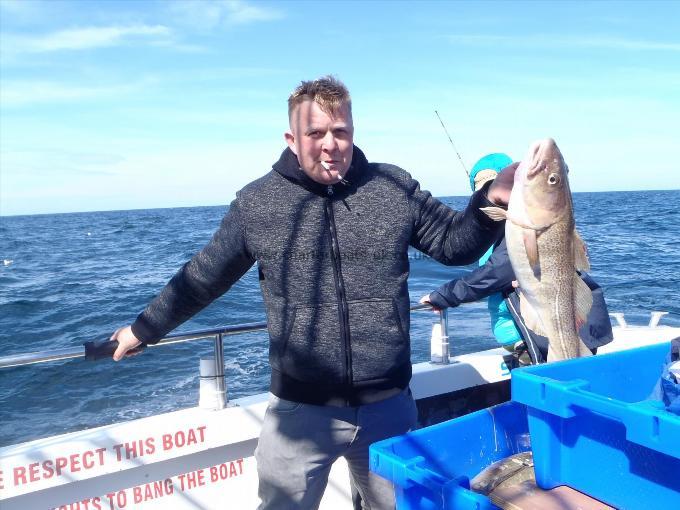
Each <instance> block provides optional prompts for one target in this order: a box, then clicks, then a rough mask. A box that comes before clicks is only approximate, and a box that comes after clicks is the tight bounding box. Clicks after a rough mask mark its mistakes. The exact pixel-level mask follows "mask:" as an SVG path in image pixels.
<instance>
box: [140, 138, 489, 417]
mask: <svg viewBox="0 0 680 510" xmlns="http://www.w3.org/2000/svg"><path fill="white" fill-rule="evenodd" d="M486 189H487V188H483V189H482V190H481V191H480V192H478V193H475V194H474V195H473V196H472V198H471V200H470V204H469V206H468V207H467V208H466V209H465V210H464V211H460V212H456V211H453V210H452V209H450V208H449V207H447V206H445V205H444V204H442V203H441V202H439V201H438V200H436V199H434V198H433V197H432V196H431V195H430V193H428V192H426V191H421V190H420V186H419V184H418V182H416V181H415V180H414V179H412V178H411V176H410V175H409V174H408V173H407V172H405V171H404V170H402V169H400V168H398V167H396V166H393V165H388V164H383V163H369V162H368V161H367V160H366V158H365V156H364V155H363V153H362V152H361V151H360V150H359V149H358V148H357V147H354V153H353V159H352V165H351V167H350V169H349V170H348V172H347V175H346V176H345V178H344V180H343V181H342V182H340V183H338V184H334V185H332V186H324V185H321V184H318V183H316V182H314V181H312V180H311V179H309V178H308V177H307V175H306V174H305V173H304V172H303V171H302V170H301V169H300V168H299V164H298V160H297V157H296V156H295V155H294V154H293V152H292V151H291V150H290V149H286V150H285V151H284V152H283V154H282V155H281V158H280V159H279V161H278V162H277V163H275V164H274V166H273V170H272V171H270V172H269V173H268V174H266V175H265V176H263V177H261V178H260V179H257V180H256V181H254V182H252V183H250V184H248V185H247V186H246V187H245V188H243V189H242V190H241V191H240V192H238V193H237V197H236V199H235V200H234V201H233V202H232V204H231V206H230V208H229V210H228V212H227V214H226V215H225V217H224V219H223V220H222V223H221V226H220V227H219V229H218V230H217V232H216V233H215V234H214V236H213V238H212V240H211V241H210V242H209V243H208V244H207V245H206V246H205V247H204V248H203V249H202V250H201V251H200V252H199V253H198V254H196V255H195V256H194V257H193V258H192V259H191V260H190V261H189V262H187V263H186V264H185V265H184V266H183V267H182V268H181V269H180V270H179V272H178V273H177V274H176V275H175V276H174V277H173V278H172V279H171V280H170V282H169V283H168V284H167V285H166V286H165V288H163V290H162V291H161V293H160V295H159V296H158V297H157V298H156V299H155V300H154V301H153V302H152V303H151V304H150V305H149V306H148V307H147V308H146V309H145V310H144V311H143V312H142V313H141V314H140V315H139V317H138V318H137V320H136V321H135V322H134V324H133V325H132V330H133V332H134V334H135V335H136V336H137V337H138V338H139V339H140V340H141V341H142V342H144V343H154V342H156V341H158V340H159V339H160V338H161V337H162V336H164V335H165V334H166V333H168V332H169V331H170V330H172V329H173V328H175V327H176V326H178V325H179V324H181V323H182V322H184V321H185V320H187V319H188V318H190V317H191V316H192V315H194V314H195V313H196V312H198V311H199V310H201V309H202V308H204V307H205V306H207V305H208V304H209V303H210V302H212V301H213V300H214V299H216V298H217V297H218V296H220V295H221V294H223V293H224V292H226V291H227V290H229V288H230V287H231V286H232V284H233V283H235V282H236V281H237V280H238V279H239V278H240V277H241V276H242V275H243V274H244V273H245V272H246V271H248V269H249V268H250V267H251V266H252V265H253V264H254V263H255V262H257V264H258V271H259V278H260V286H261V290H262V294H263V297H264V303H265V307H266V311H267V325H268V330H269V337H270V349H269V361H270V365H271V370H272V375H271V386H270V391H271V392H272V393H274V394H275V395H277V396H278V397H280V398H284V399H287V400H293V401H297V402H304V403H309V404H318V405H324V404H326V405H336V406H346V405H360V404H365V403H371V402H375V401H378V400H382V399H384V398H388V397H390V396H392V395H394V394H396V393H398V392H399V391H401V390H402V389H404V388H406V387H407V386H408V383H409V380H410V378H411V363H410V341H409V319H410V316H409V315H410V314H409V294H408V286H407V278H408V274H409V260H408V248H409V246H412V247H414V248H416V249H418V250H420V251H422V252H424V253H425V254H427V255H429V256H431V257H433V258H434V259H436V260H438V261H439V262H442V263H444V264H449V265H453V264H469V263H470V262H473V261H474V260H477V259H478V258H479V256H480V255H481V254H482V253H484V250H485V249H486V248H488V246H489V245H490V244H491V243H492V242H493V241H494V240H495V239H496V238H497V237H498V234H499V229H500V226H499V224H498V223H495V222H493V221H491V220H490V219H489V218H487V217H486V215H485V214H483V213H482V212H481V211H480V210H479V208H480V207H484V206H487V205H489V204H490V202H489V201H488V200H487V198H486Z"/></svg>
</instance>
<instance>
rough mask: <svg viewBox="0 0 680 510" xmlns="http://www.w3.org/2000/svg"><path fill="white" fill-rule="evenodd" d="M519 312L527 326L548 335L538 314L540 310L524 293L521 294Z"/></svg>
mask: <svg viewBox="0 0 680 510" xmlns="http://www.w3.org/2000/svg"><path fill="white" fill-rule="evenodd" d="M519 313H520V315H521V316H522V319H523V320H524V324H525V325H526V327H527V328H529V329H530V330H531V331H533V332H534V333H536V334H537V335H541V336H548V335H547V334H546V332H545V329H544V328H543V323H542V322H541V318H540V317H539V316H538V312H537V311H536V309H535V308H534V307H533V306H531V304H530V303H529V301H528V300H527V299H526V298H525V297H524V296H523V295H522V294H520V297H519Z"/></svg>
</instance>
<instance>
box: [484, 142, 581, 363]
mask: <svg viewBox="0 0 680 510" xmlns="http://www.w3.org/2000/svg"><path fill="white" fill-rule="evenodd" d="M568 171H569V170H568V167H567V165H566V163H565V162H564V158H563V157H562V153H561V152H560V150H559V148H558V147H557V144H556V143H555V141H554V140H553V139H551V138H548V139H545V140H540V141H538V142H534V143H533V144H532V145H531V147H530V148H529V151H528V153H527V155H526V157H525V158H524V160H523V161H522V162H521V163H520V165H519V166H518V168H517V171H516V172H515V181H514V184H513V188H512V193H511V196H510V202H509V205H508V210H507V211H505V210H503V209H500V208H494V207H490V208H484V211H485V212H486V213H487V214H488V215H489V216H490V217H492V218H493V219H496V220H507V221H506V223H505V238H506V244H507V247H508V255H509V257H510V262H511V264H512V267H513V270H514V272H515V276H516V278H517V281H518V283H519V288H520V289H519V292H520V308H521V310H520V313H521V314H522V317H523V319H524V320H525V322H526V324H527V326H528V327H529V328H530V329H532V330H533V331H535V332H536V333H538V334H541V335H544V336H546V337H547V338H548V341H549V349H548V361H557V360H562V359H569V358H576V357H579V356H587V355H590V354H591V353H590V350H589V349H588V348H587V347H586V346H585V344H584V343H583V341H582V340H581V339H580V338H579V335H578V330H579V328H580V326H581V325H582V324H584V323H585V321H586V318H587V316H588V312H589V311H590V308H591V306H592V293H591V291H590V289H589V288H588V286H587V285H586V284H585V283H583V281H582V280H581V278H580V277H579V276H578V275H577V273H576V270H577V269H579V270H587V269H589V264H588V259H587V256H586V249H585V246H584V244H583V241H582V240H581V238H580V237H579V235H578V233H577V232H576V230H575V223H574V211H573V201H572V197H571V190H570V188H569V179H568Z"/></svg>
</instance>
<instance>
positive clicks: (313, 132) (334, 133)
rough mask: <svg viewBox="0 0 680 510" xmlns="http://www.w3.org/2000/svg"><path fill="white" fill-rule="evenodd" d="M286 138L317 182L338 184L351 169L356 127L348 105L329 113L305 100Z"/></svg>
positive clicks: (294, 117)
mask: <svg viewBox="0 0 680 510" xmlns="http://www.w3.org/2000/svg"><path fill="white" fill-rule="evenodd" d="M284 136H285V138H286V142H287V143H288V147H290V150H292V151H293V153H294V154H295V155H296V156H297V158H298V162H299V163H300V168H302V170H303V171H304V172H305V173H306V174H307V176H308V177H309V178H310V179H312V180H313V181H316V182H318V183H320V184H326V185H328V184H335V183H337V182H339V181H340V179H341V178H343V177H344V176H345V174H346V173H347V170H349V166H350V164H351V163H352V150H353V145H352V144H353V137H354V125H353V124H352V114H351V112H350V111H349V108H348V107H347V105H346V104H344V103H343V104H342V105H341V106H340V108H338V110H337V111H336V112H334V113H333V114H328V113H326V112H324V111H323V110H322V109H321V107H320V106H319V105H318V104H317V103H316V102H314V101H303V102H302V103H300V104H299V105H298V106H297V107H296V108H295V109H294V110H293V112H292V114H291V118H290V131H288V132H287V133H286V134H285V135H284Z"/></svg>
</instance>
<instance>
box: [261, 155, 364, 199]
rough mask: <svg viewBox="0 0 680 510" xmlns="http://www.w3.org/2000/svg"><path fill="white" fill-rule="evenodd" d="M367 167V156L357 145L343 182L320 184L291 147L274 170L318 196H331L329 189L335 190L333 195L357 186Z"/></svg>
mask: <svg viewBox="0 0 680 510" xmlns="http://www.w3.org/2000/svg"><path fill="white" fill-rule="evenodd" d="M367 166H368V160H367V159H366V156H364V153H363V152H361V150H360V149H359V147H357V146H356V145H355V146H354V147H353V151H352V163H351V164H350V166H349V170H348V171H347V173H346V174H345V177H344V178H343V179H342V181H339V182H338V183H336V184H331V185H327V184H320V183H318V182H316V181H314V180H312V179H310V178H309V177H308V176H307V174H306V173H305V172H304V171H303V170H302V168H300V162H299V161H298V159H297V156H296V155H295V154H294V153H293V151H292V150H290V148H289V147H287V148H286V149H285V150H284V151H283V152H282V153H281V157H280V158H279V160H278V161H277V162H276V163H274V165H272V169H274V171H276V172H278V173H279V174H281V175H282V176H283V177H285V178H286V179H288V180H289V181H292V182H295V183H297V184H299V185H300V186H302V187H303V188H305V189H307V190H309V191H311V192H313V193H316V194H317V195H323V196H327V195H328V194H329V193H328V189H329V187H330V188H332V189H333V194H335V193H336V192H337V193H341V192H346V191H348V190H349V189H350V188H352V187H354V186H356V184H357V181H358V179H359V176H360V175H361V173H362V172H363V171H364V169H365V168H366V167H367Z"/></svg>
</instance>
